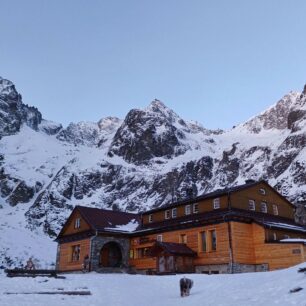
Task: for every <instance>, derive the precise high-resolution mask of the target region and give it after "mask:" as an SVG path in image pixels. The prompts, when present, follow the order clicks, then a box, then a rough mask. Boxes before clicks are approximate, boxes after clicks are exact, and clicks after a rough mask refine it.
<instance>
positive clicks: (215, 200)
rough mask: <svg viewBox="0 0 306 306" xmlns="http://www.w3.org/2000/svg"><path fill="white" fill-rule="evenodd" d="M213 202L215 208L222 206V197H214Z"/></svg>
mask: <svg viewBox="0 0 306 306" xmlns="http://www.w3.org/2000/svg"><path fill="white" fill-rule="evenodd" d="M213 203H214V209H219V208H220V198H216V199H214V201H213Z"/></svg>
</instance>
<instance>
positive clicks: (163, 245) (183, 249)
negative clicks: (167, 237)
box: [150, 241, 196, 256]
mask: <svg viewBox="0 0 306 306" xmlns="http://www.w3.org/2000/svg"><path fill="white" fill-rule="evenodd" d="M160 251H164V252H165V253H167V254H170V255H179V256H195V255H196V252H194V251H193V250H192V249H190V248H189V247H188V246H187V245H186V244H184V243H174V242H159V241H157V242H156V243H155V244H154V245H153V246H152V248H151V250H150V253H151V254H152V255H153V256H156V255H157V254H158V253H159V252H160Z"/></svg>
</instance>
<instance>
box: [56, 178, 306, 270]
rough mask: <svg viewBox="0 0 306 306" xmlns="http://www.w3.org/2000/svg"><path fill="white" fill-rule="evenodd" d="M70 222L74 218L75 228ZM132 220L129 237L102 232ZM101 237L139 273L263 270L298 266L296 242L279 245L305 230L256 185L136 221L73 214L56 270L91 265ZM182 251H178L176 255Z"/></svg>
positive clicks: (305, 235)
mask: <svg viewBox="0 0 306 306" xmlns="http://www.w3.org/2000/svg"><path fill="white" fill-rule="evenodd" d="M97 214H99V216H101V220H102V219H103V220H104V221H103V222H104V223H103V222H102V221H101V222H100V221H99V220H100V218H99V216H97ZM76 219H80V225H79V227H77V228H76V225H78V222H76ZM134 219H135V220H136V219H137V220H138V222H139V226H138V228H137V229H135V230H134V231H132V232H124V230H123V231H118V230H115V228H114V229H113V230H112V229H109V227H107V226H106V224H109V223H111V224H113V225H114V226H116V224H117V225H120V224H123V223H122V222H125V223H128V221H129V220H134ZM99 222H100V223H99ZM120 222H121V223H120ZM116 235H117V236H118V235H120V238H116ZM102 236H103V239H104V240H103V241H104V242H105V243H106V242H109V241H112V243H114V244H117V249H118V250H119V252H120V250H121V251H122V252H123V250H124V249H125V250H126V254H128V255H126V256H127V257H128V258H126V261H125V265H126V267H125V268H129V269H133V270H136V271H143V272H147V273H167V272H169V273H170V272H175V273H183V272H193V271H195V272H198V273H235V272H251V271H266V270H275V269H280V268H286V267H289V266H292V265H295V264H298V263H301V262H303V261H305V260H306V244H305V243H304V241H303V240H296V241H290V240H289V241H282V240H283V239H286V238H291V239H292V238H293V239H294V238H296V239H298V238H301V239H306V229H305V228H303V227H302V226H300V225H298V224H296V223H295V222H294V206H293V205H292V204H291V203H290V202H289V201H288V200H287V199H285V198H284V197H283V196H281V195H280V194H279V193H278V192H276V191H275V190H274V189H273V188H272V187H271V186H269V185H268V184H267V183H266V182H264V181H261V182H252V183H247V184H244V185H241V186H237V187H233V188H229V189H224V190H217V191H216V192H212V193H210V194H206V195H203V196H200V197H197V198H194V199H188V200H186V201H182V202H178V203H174V204H169V205H165V206H163V207H161V208H158V209H153V210H151V211H147V212H143V213H141V214H138V215H136V214H135V215H133V214H126V215H125V213H119V212H117V213H114V212H112V213H110V212H108V211H103V210H99V211H97V210H95V211H91V209H89V208H86V209H85V208H82V207H79V208H76V209H75V210H74V212H73V213H72V214H71V216H70V217H69V219H68V221H67V223H66V225H65V226H64V227H63V229H62V231H61V233H60V235H59V237H58V238H57V241H58V242H59V251H58V260H57V264H58V268H59V270H61V271H72V270H80V269H82V260H83V258H84V256H86V255H89V256H90V260H92V261H94V260H96V259H95V258H94V257H95V256H101V254H102V253H101V252H100V253H99V247H101V248H102V244H101V243H102V242H101V243H100V244H98V247H97V246H96V247H95V248H94V249H93V246H92V241H94V239H98V238H99V237H100V238H101V237H102ZM305 241H306V240H305ZM104 242H103V243H104ZM123 244H124V246H123ZM182 245H183V246H184V248H183V249H184V250H185V251H184V252H185V253H182V254H180V251H181V250H179V249H182V248H180V246H182ZM76 246H80V254H79V260H78V261H77V260H76V257H75V256H74V255H73V254H74V253H73V252H74V251H75V248H76ZM168 247H173V248H174V249H169V248H168ZM126 248H127V249H126ZM76 250H77V251H78V249H76ZM152 250H153V251H154V252H153V251H152ZM175 250H177V251H175ZM178 250H179V251H178ZM188 252H189V255H188ZM190 254H192V256H191V255H190ZM104 256H106V257H107V256H108V255H106V253H104ZM116 256H117V255H116ZM118 256H119V255H118ZM106 257H105V258H102V259H101V258H100V259H98V260H99V262H100V263H102V266H107V264H104V263H107V262H108V261H110V258H106ZM122 257H123V258H124V255H123V254H122ZM118 266H119V262H118ZM121 266H122V267H123V264H121Z"/></svg>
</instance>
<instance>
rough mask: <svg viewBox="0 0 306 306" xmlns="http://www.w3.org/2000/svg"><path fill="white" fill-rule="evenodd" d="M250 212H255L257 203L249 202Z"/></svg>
mask: <svg viewBox="0 0 306 306" xmlns="http://www.w3.org/2000/svg"><path fill="white" fill-rule="evenodd" d="M249 210H255V201H254V200H249Z"/></svg>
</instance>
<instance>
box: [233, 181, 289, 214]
mask: <svg viewBox="0 0 306 306" xmlns="http://www.w3.org/2000/svg"><path fill="white" fill-rule="evenodd" d="M260 189H264V190H265V194H262V193H261V192H260ZM249 200H254V201H255V208H256V209H255V211H257V212H260V206H261V202H266V203H267V209H268V212H267V213H268V214H270V215H273V214H274V211H273V205H276V206H277V209H278V216H280V217H284V218H289V219H294V205H293V204H292V203H290V202H289V201H288V200H287V199H286V198H285V197H284V196H282V195H281V194H280V193H278V192H277V191H276V190H275V189H274V188H272V187H271V186H270V185H269V184H268V183H266V182H264V181H261V182H258V183H257V184H254V185H252V186H250V187H246V188H244V189H241V190H237V191H234V192H232V193H231V206H232V207H234V208H239V209H246V210H248V209H249V208H248V202H249Z"/></svg>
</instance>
